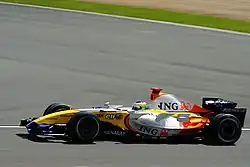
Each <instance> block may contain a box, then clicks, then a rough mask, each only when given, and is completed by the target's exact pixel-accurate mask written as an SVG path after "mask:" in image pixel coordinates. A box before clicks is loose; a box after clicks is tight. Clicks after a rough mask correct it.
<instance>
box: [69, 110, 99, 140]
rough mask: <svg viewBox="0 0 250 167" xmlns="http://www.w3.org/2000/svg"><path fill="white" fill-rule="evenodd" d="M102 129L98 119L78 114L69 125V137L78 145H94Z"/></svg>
mask: <svg viewBox="0 0 250 167" xmlns="http://www.w3.org/2000/svg"><path fill="white" fill-rule="evenodd" d="M101 131H102V127H101V122H100V121H99V119H98V117H96V116H95V115H92V114H89V113H81V112H79V113H77V114H76V115H74V116H73V117H72V118H71V120H70V121H69V122H68V124H67V131H66V133H67V135H68V136H69V137H70V138H71V139H72V142H76V143H86V144H89V143H93V142H94V140H95V139H96V138H97V136H98V135H99V134H101Z"/></svg>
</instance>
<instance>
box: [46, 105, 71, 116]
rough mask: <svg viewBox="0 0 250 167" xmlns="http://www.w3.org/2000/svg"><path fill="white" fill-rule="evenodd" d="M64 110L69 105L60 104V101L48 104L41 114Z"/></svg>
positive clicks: (67, 108)
mask: <svg viewBox="0 0 250 167" xmlns="http://www.w3.org/2000/svg"><path fill="white" fill-rule="evenodd" d="M66 110H70V106H69V105H67V104H62V103H53V104H51V105H49V106H48V107H47V108H46V109H45V111H44V113H43V116H45V115H49V114H52V113H56V112H59V111H66Z"/></svg>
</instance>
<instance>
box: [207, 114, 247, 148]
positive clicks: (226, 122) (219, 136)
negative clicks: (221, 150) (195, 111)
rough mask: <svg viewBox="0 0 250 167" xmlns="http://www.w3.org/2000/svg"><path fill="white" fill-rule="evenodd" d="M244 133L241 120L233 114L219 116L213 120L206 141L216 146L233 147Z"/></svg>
mask: <svg viewBox="0 0 250 167" xmlns="http://www.w3.org/2000/svg"><path fill="white" fill-rule="evenodd" d="M241 133H242V129H241V126H240V122H239V120H238V119H237V118H236V117H235V116H234V115H232V114H224V113H221V114H218V115H216V116H215V117H214V118H212V119H211V123H210V126H209V128H208V130H207V131H206V135H205V141H206V142H207V143H209V144H214V145H233V144H235V143H236V142H237V141H238V140H239V138H240V136H241Z"/></svg>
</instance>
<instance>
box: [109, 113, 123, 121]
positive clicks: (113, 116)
mask: <svg viewBox="0 0 250 167" xmlns="http://www.w3.org/2000/svg"><path fill="white" fill-rule="evenodd" d="M105 119H111V120H120V119H122V114H106V115H105Z"/></svg>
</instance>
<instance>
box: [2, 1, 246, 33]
mask: <svg viewBox="0 0 250 167" xmlns="http://www.w3.org/2000/svg"><path fill="white" fill-rule="evenodd" d="M0 4H5V5H14V6H23V7H32V8H40V9H49V10H57V11H64V12H73V13H82V14H89V15H97V16H105V17H112V18H119V19H126V20H134V21H143V22H149V23H157V24H165V25H172V26H177V27H185V28H193V29H200V30H208V31H213V32H220V33H228V34H234V35H243V36H248V37H250V33H243V32H237V31H231V30H223V29H217V28H209V27H203V26H195V25H188V24H180V23H174V22H166V21H157V20H149V19H140V18H135V17H127V16H119V15H111V14H103V13H97V12H87V11H79V10H71V9H62V8H55V7H46V6H38V5H28V4H20V3H10V2H2V1H0Z"/></svg>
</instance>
